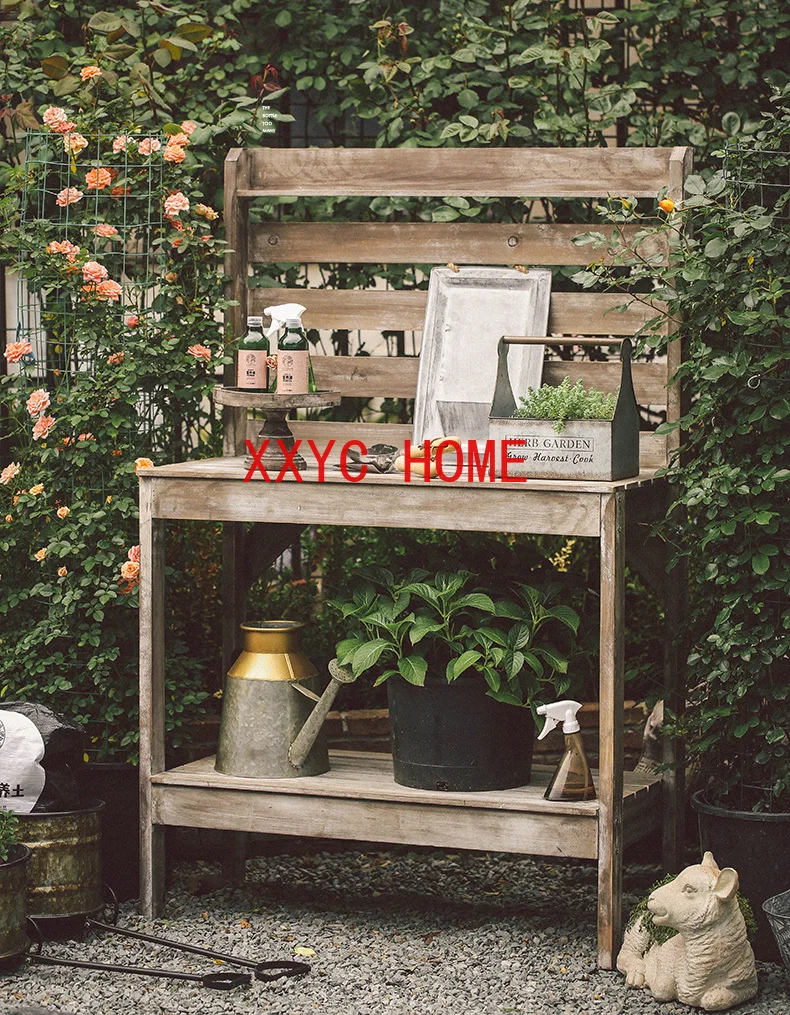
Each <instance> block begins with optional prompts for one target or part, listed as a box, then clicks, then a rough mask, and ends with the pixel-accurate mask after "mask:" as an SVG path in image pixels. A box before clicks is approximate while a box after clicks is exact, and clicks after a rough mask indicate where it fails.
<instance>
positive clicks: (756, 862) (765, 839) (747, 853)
mask: <svg viewBox="0 0 790 1015" xmlns="http://www.w3.org/2000/svg"><path fill="white" fill-rule="evenodd" d="M691 806H692V807H693V808H694V810H695V811H696V812H697V820H698V821H699V837H700V846H701V848H702V850H703V851H705V850H710V852H711V853H713V857H714V859H715V860H716V863H717V864H718V865H719V867H734V868H735V870H736V871H737V872H738V880H739V882H740V891H741V893H742V894H743V895H745V896H746V898H747V899H748V900H749V903H750V904H751V907H752V909H753V911H754V918H755V920H756V921H757V938H756V940H755V941H754V942H753V948H754V954H755V956H756V957H757V958H758V959H761V960H762V961H764V962H781V956H780V954H779V948H778V946H777V944H776V940H775V938H774V935H773V931H772V930H771V925H770V923H769V922H768V917H767V916H766V915H765V913H764V912H763V903H764V902H765V900H766V899H768V898H770V897H771V896H773V895H776V894H777V893H779V892H782V891H785V890H786V889H788V888H790V864H789V863H788V858H790V814H766V813H761V812H757V811H731V810H726V809H725V808H723V807H716V806H714V805H713V804H710V803H708V801H707V800H706V799H705V794H704V791H703V790H700V791H699V792H698V793H695V794H694V796H693V797H692V798H691Z"/></svg>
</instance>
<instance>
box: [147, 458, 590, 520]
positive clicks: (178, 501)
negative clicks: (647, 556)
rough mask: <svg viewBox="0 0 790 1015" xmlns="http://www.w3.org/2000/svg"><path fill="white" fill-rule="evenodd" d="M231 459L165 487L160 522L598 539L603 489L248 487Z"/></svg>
mask: <svg viewBox="0 0 790 1015" xmlns="http://www.w3.org/2000/svg"><path fill="white" fill-rule="evenodd" d="M224 461H225V462H230V463H233V462H236V474H235V476H233V477H232V478H230V479H228V478H226V479H204V480H201V481H199V482H195V481H194V480H191V479H177V478H172V477H171V478H169V479H167V480H165V481H164V482H157V484H156V489H155V491H154V499H155V504H156V512H157V514H158V515H159V517H162V518H182V519H186V518H202V519H204V520H207V521H221V522H226V521H239V520H241V519H245V520H247V521H255V522H278V523H280V522H286V523H294V522H295V523H296V524H299V525H336V524H338V523H339V521H341V520H342V523H343V524H344V525H370V526H376V527H392V528H417V529H424V528H437V529H439V528H446V529H455V530H459V531H471V532H534V533H543V534H550V533H554V534H557V535H576V536H595V535H597V534H598V509H599V498H600V493H598V492H596V491H588V492H587V493H579V492H577V491H575V490H566V491H564V492H562V493H561V492H560V490H558V489H556V488H555V489H554V490H537V489H533V490H532V491H531V492H530V493H529V495H523V494H522V495H521V496H520V497H519V499H518V500H517V499H516V496H515V495H513V494H512V492H511V486H510V484H508V485H504V484H501V483H495V484H482V483H481V484H464V486H465V491H464V492H463V493H462V491H461V489H460V487H461V484H442V486H441V487H438V486H436V484H435V481H431V482H430V483H420V484H419V485H415V484H410V485H409V486H406V485H405V484H404V483H403V481H402V479H401V478H399V477H389V476H378V477H371V478H370V479H366V480H364V481H363V482H361V483H356V484H354V483H348V482H345V481H343V480H342V478H341V479H340V481H339V482H332V483H316V482H302V483H298V482H296V480H294V481H293V482H290V481H285V482H282V483H274V482H272V483H265V482H264V481H263V479H260V481H253V482H249V483H245V482H244V480H243V476H244V468H243V460H241V459H224ZM165 468H167V466H165ZM381 481H385V482H381ZM537 482H538V481H536V483H537ZM261 484H263V485H261ZM515 485H516V484H513V486H515ZM519 485H521V486H526V485H528V484H519ZM385 488H386V489H385ZM459 494H461V496H459Z"/></svg>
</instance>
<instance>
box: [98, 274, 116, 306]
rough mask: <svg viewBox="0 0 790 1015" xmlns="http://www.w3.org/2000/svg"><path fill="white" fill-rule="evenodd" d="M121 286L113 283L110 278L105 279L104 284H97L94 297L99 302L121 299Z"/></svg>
mask: <svg viewBox="0 0 790 1015" xmlns="http://www.w3.org/2000/svg"><path fill="white" fill-rule="evenodd" d="M121 292H122V289H121V286H120V284H119V283H118V282H113V280H112V279H111V278H108V279H105V281H104V282H99V284H98V286H97V287H96V296H97V297H98V299H100V300H112V301H115V300H119V299H120V298H121Z"/></svg>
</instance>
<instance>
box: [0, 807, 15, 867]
mask: <svg viewBox="0 0 790 1015" xmlns="http://www.w3.org/2000/svg"><path fill="white" fill-rule="evenodd" d="M18 827H19V818H17V816H16V814H14V812H13V811H6V810H0V863H6V862H7V861H8V858H9V856H10V855H11V850H12V849H13V848H14V846H16V845H17V844H18V842H19V838H18V834H17V828H18Z"/></svg>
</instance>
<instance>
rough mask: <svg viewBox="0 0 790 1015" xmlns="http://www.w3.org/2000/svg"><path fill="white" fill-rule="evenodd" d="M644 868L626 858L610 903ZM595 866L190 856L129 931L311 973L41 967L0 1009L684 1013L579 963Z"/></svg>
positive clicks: (140, 956) (196, 962)
mask: <svg viewBox="0 0 790 1015" xmlns="http://www.w3.org/2000/svg"><path fill="white" fill-rule="evenodd" d="M657 874H658V872H657V869H656V868H654V867H647V866H629V867H628V868H627V872H626V882H625V887H626V892H627V897H626V901H627V904H628V905H631V904H633V903H634V902H635V901H636V899H637V898H638V897H639V896H640V895H641V894H642V893H643V892H644V890H645V889H646V888H649V887H650V885H651V884H652V882H653V881H654V880H655V879H656V876H657ZM595 895H596V870H595V865H594V864H592V863H581V862H577V861H574V862H559V863H557V862H545V861H541V860H533V859H528V858H523V857H512V856H494V855H490V854H481V853H463V854H456V853H447V852H436V851H428V850H421V851H412V850H407V849H405V848H404V849H394V850H390V851H388V852H379V851H369V852H357V851H346V852H336V851H332V852H316V853H310V852H306V851H301V852H298V853H296V854H293V853H281V854H278V855H274V856H269V857H266V858H261V859H256V860H252V861H250V862H249V863H248V865H247V881H246V883H245V884H244V886H243V887H218V878H217V874H216V871H215V870H214V869H213V868H211V866H210V865H206V864H190V865H188V866H184V867H182V868H181V869H180V870H179V872H178V875H177V879H176V884H175V885H174V887H173V889H172V890H171V891H170V892H169V893H168V899H167V909H166V912H167V918H166V919H165V920H161V921H157V922H155V923H146V922H145V921H143V920H142V919H141V918H140V917H139V916H136V915H135V913H134V911H133V904H129V905H126V906H124V907H123V912H122V917H121V922H122V923H123V924H124V925H126V926H131V927H135V928H137V929H144V928H145V929H150V930H152V931H153V933H163V934H165V935H167V936H170V937H174V938H177V939H181V940H187V941H190V942H192V943H197V944H201V945H206V946H209V947H213V948H217V949H219V950H221V951H224V952H234V953H237V954H239V955H245V956H250V957H256V958H258V959H275V958H296V957H298V953H295V949H297V948H307V949H312V950H313V951H314V952H315V955H314V956H311V957H308V958H307V961H308V962H311V963H312V967H313V969H312V973H311V975H309V976H307V977H304V978H301V979H295V980H287V981H280V982H278V983H275V984H258V983H255V984H253V985H252V986H251V987H249V988H247V989H237V990H235V991H233V992H231V993H219V992H215V991H209V990H204V989H202V988H200V987H198V986H197V985H195V986H193V985H192V984H184V983H180V984H179V983H174V982H169V981H165V980H148V979H144V978H142V977H133V976H127V977H119V976H115V975H112V974H107V973H99V972H83V971H79V972H76V971H74V970H70V969H58V968H53V967H46V966H31V965H27V966H23V967H22V968H21V969H20V970H19V971H18V972H17V973H16V974H14V975H6V976H0V1012H3V1013H8V1015H10V1012H12V1011H14V1010H15V1008H17V1007H20V1008H24V1007H25V1006H30V1007H35V1006H37V1005H40V1006H41V1007H43V1008H45V1009H47V1010H48V1011H59V1012H72V1013H74V1015H132V1013H134V1015H138V1013H139V1015H184V1013H188V1012H195V1013H200V1015H220V1013H222V1015H225V1013H227V1015H231V1013H232V1015H242V1013H250V1012H256V1013H259V1012H260V1013H265V1015H308V1013H313V1012H320V1013H321V1015H434V1013H436V1015H438V1013H442V1015H506V1013H509V1015H654V1013H659V1012H662V1013H671V1012H678V1013H681V1012H686V1013H687V1012H689V1011H690V1009H688V1008H686V1007H685V1006H684V1005H680V1004H669V1005H660V1004H657V1003H655V1002H654V1001H653V1000H652V999H651V998H650V996H649V994H648V993H647V992H645V991H640V990H627V989H626V988H625V986H624V983H623V979H622V977H621V976H620V975H619V974H618V973H603V972H599V971H598V970H597V969H596V967H595ZM48 950H49V951H50V952H51V953H53V954H61V955H64V956H70V957H81V958H90V959H94V960H99V961H115V962H118V961H120V962H125V963H137V964H139V965H146V964H147V965H152V964H155V965H167V966H169V967H171V968H175V969H181V970H186V971H201V970H202V971H205V970H206V969H207V968H211V969H213V970H214V971H216V970H217V969H218V968H220V967H218V966H212V965H211V963H210V961H209V960H203V959H199V958H197V957H190V956H187V955H184V954H178V953H174V952H171V951H165V950H163V949H160V948H158V947H156V946H153V945H146V944H140V943H135V942H132V941H129V940H124V939H115V940H113V939H111V938H109V937H107V936H105V937H104V938H96V937H93V938H90V939H89V940H87V941H86V942H84V943H81V944H79V945H75V944H74V943H67V942H59V943H51V944H50V945H48ZM758 974H759V979H760V993H759V994H758V997H757V998H756V999H755V1000H754V1001H753V1002H751V1003H748V1004H745V1005H743V1006H742V1007H741V1008H740V1009H738V1010H739V1012H742V1013H744V1015H790V979H789V978H788V976H787V974H786V973H785V971H784V970H783V969H782V968H781V967H779V966H774V965H769V964H760V965H759V968H758Z"/></svg>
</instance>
